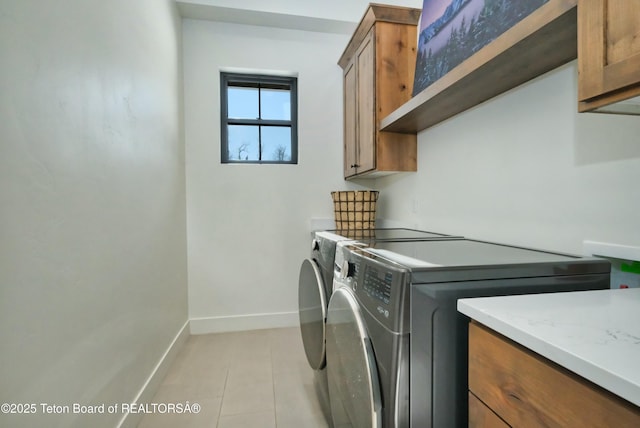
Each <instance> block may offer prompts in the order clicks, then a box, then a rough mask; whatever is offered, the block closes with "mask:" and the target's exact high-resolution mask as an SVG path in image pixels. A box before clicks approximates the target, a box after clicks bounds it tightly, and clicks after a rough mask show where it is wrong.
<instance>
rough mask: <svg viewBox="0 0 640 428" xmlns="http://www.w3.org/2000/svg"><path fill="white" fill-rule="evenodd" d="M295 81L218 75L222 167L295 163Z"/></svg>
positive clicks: (240, 75) (296, 145) (264, 77)
mask: <svg viewBox="0 0 640 428" xmlns="http://www.w3.org/2000/svg"><path fill="white" fill-rule="evenodd" d="M297 85H298V79H297V78H296V77H289V76H266V75H252V74H236V73H226V72H222V73H220V112H221V113H220V116H221V127H220V128H221V134H222V135H221V159H222V163H287V164H297V163H298V90H297Z"/></svg>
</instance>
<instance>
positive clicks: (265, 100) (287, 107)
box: [260, 89, 291, 120]
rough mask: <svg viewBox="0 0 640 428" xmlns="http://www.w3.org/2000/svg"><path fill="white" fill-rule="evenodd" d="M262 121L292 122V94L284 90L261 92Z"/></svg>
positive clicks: (264, 90)
mask: <svg viewBox="0 0 640 428" xmlns="http://www.w3.org/2000/svg"><path fill="white" fill-rule="evenodd" d="M260 113H261V117H262V119H279V120H291V93H290V91H289V90H288V89H287V90H284V89H261V90H260Z"/></svg>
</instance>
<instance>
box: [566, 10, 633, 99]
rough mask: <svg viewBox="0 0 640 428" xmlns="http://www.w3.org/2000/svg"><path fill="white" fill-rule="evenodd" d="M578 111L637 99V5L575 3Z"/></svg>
mask: <svg viewBox="0 0 640 428" xmlns="http://www.w3.org/2000/svg"><path fill="white" fill-rule="evenodd" d="M578 73H579V85H578V92H579V93H578V97H579V100H580V106H579V110H580V111H588V110H593V109H594V108H598V107H601V106H604V105H607V104H610V103H612V102H617V101H621V100H624V99H627V98H630V97H633V96H638V95H640V1H629V0H579V2H578Z"/></svg>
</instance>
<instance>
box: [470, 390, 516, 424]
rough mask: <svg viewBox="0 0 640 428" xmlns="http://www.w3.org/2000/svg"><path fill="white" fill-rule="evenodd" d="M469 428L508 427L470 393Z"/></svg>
mask: <svg viewBox="0 0 640 428" xmlns="http://www.w3.org/2000/svg"><path fill="white" fill-rule="evenodd" d="M469 428H509V425H507V423H506V422H505V421H503V420H502V419H500V417H499V416H498V415H496V414H495V413H493V410H491V409H490V408H488V407H487V406H485V404H484V403H483V402H482V401H480V400H478V397H476V396H475V395H473V394H472V393H471V392H470V393H469Z"/></svg>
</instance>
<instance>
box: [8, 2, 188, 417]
mask: <svg viewBox="0 0 640 428" xmlns="http://www.w3.org/2000/svg"><path fill="white" fill-rule="evenodd" d="M180 25H181V23H180V17H179V16H178V15H177V12H176V9H175V5H174V3H173V1H172V0H161V1H158V0H136V1H133V2H132V1H129V0H110V1H108V2H98V1H72V0H61V1H56V2H46V1H45V2H43V1H37V0H20V1H4V2H2V5H0V57H1V58H2V67H0V93H1V96H0V118H2V119H1V120H0V228H1V229H0V343H1V351H0V403H6V402H8V403H36V404H37V405H38V408H37V411H38V413H37V414H36V415H22V416H9V415H4V414H0V426H3V427H5V426H6V427H8V426H11V427H43V426H47V427H62V426H64V427H86V426H91V427H113V426H115V425H117V423H118V422H119V421H120V419H121V418H122V416H123V415H122V414H120V413H116V414H110V415H109V414H107V415H93V416H91V415H73V414H67V415H45V414H43V411H42V409H41V408H40V403H51V404H58V405H69V406H70V405H72V404H73V403H79V404H83V405H92V404H100V403H122V402H131V401H133V400H134V399H135V398H136V395H137V394H138V392H139V391H140V389H141V388H142V386H143V385H144V383H145V382H146V381H147V379H148V378H149V376H150V375H151V373H152V371H153V370H154V368H155V366H156V364H157V363H158V362H159V361H160V359H161V357H162V356H163V354H164V352H165V351H166V350H167V349H168V347H169V346H170V344H171V343H172V341H173V340H174V338H176V335H177V334H178V333H179V332H180V331H181V329H182V328H183V326H184V325H185V323H186V321H187V286H186V281H187V276H186V214H185V178H184V144H183V136H182V133H183V130H182V120H181V115H182V113H181V111H182V110H181V109H182V106H181V68H180V60H181V58H180V50H181V46H180V37H181V30H180Z"/></svg>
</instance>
